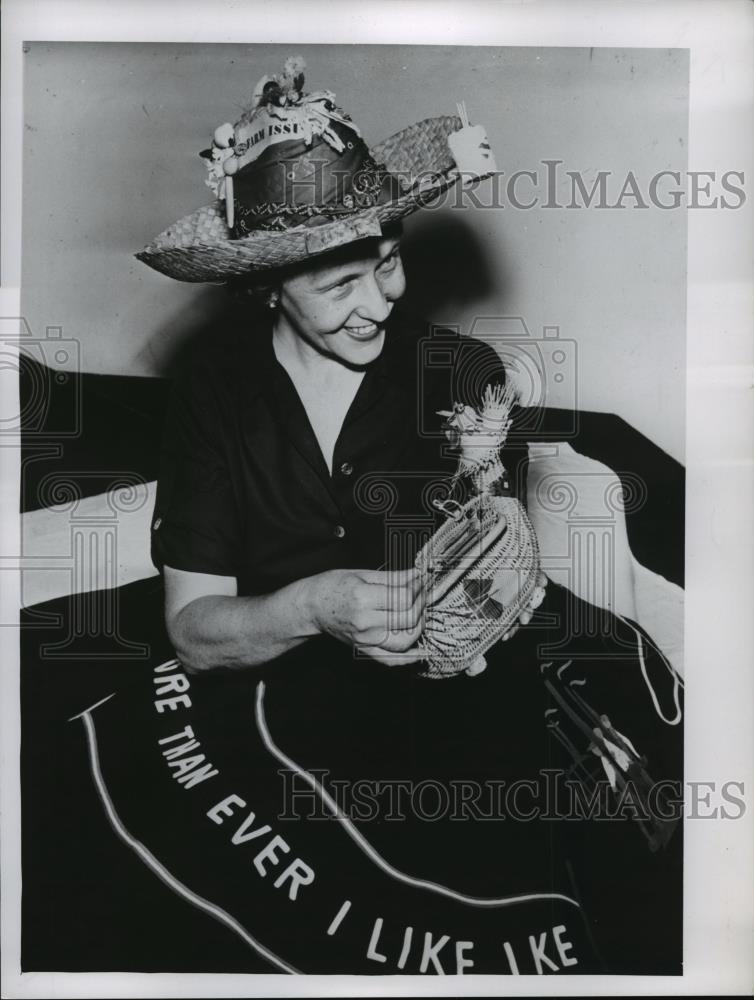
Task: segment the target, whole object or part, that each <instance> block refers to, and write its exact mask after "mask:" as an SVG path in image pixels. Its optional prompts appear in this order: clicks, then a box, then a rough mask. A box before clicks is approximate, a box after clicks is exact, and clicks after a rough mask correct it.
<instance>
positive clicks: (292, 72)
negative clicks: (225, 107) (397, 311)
mask: <svg viewBox="0 0 754 1000" xmlns="http://www.w3.org/2000/svg"><path fill="white" fill-rule="evenodd" d="M303 70H304V62H303V60H302V59H301V58H300V57H295V58H291V59H288V60H287V61H286V63H285V67H284V70H283V73H282V74H277V75H275V76H272V77H269V76H265V77H262V79H261V80H260V81H259V82H258V84H257V86H256V88H255V90H254V95H253V98H252V103H251V107H250V108H249V109H248V110H247V111H246V112H245V113H244V114H243V115H242V116H241V118H240V119H239V121H237V122H236V123H235V125H231V124H230V123H225V124H223V125H220V126H219V127H218V128H217V129H215V133H214V136H213V140H212V145H211V147H210V148H209V149H206V150H203V151H202V153H201V154H200V155H202V156H203V157H205V159H206V162H207V168H208V171H209V176H208V178H207V181H206V183H207V185H208V186H209V187H210V188H211V189H212V190H213V192H214V193H215V195H216V200H215V201H214V202H213V203H212V204H210V205H206V206H205V207H204V208H200V209H199V210H198V211H196V212H193V213H192V214H191V215H187V216H185V217H184V218H182V219H179V220H178V221H177V222H175V223H173V225H172V226H170V227H169V228H168V229H166V230H165V231H164V232H162V233H160V235H159V236H157V237H155V239H154V240H153V241H152V242H151V243H150V244H149V245H148V246H147V247H145V248H144V250H142V251H141V252H140V253H137V254H136V257H137V258H138V260H141V261H143V262H144V263H145V264H148V265H149V266H150V267H152V268H154V269H155V270H157V271H161V272H162V273H163V274H166V275H168V276H169V277H171V278H177V279H178V280H179V281H211V282H223V281H229V280H231V279H233V278H236V277H239V276H241V275H248V274H249V273H250V272H254V271H263V270H268V269H270V268H277V267H283V266H286V265H289V264H293V263H296V262H299V261H303V260H306V259H308V258H310V257H313V256H316V255H318V254H321V253H326V252H327V251H328V250H331V249H334V248H335V247H339V246H343V245H344V244H346V243H351V242H353V241H355V240H359V239H364V238H365V237H369V236H380V235H381V234H382V227H383V226H384V225H386V224H388V223H390V222H394V221H396V220H398V219H402V218H403V217H404V216H406V215H409V214H410V213H411V212H415V211H416V210H417V209H419V208H421V207H422V206H423V205H426V204H428V203H429V202H431V201H433V200H435V199H436V198H438V197H439V196H440V195H441V194H442V193H443V192H444V191H446V190H447V189H448V188H449V187H451V186H452V185H453V184H455V183H456V182H458V181H459V180H463V183H464V185H468V184H470V183H474V182H475V181H477V180H478V179H480V178H482V177H486V176H489V175H490V174H492V173H494V172H495V170H496V166H495V161H494V157H493V155H492V151H491V149H490V146H489V142H488V141H487V136H486V134H485V131H484V129H483V127H482V126H481V125H474V126H472V125H470V123H469V121H468V117H467V116H466V110H465V105H458V111H459V114H458V115H445V116H442V117H438V118H427V119H425V120H424V121H420V122H417V123H416V124H415V125H410V126H409V127H408V128H404V129H402V130H401V131H400V132H396V133H395V134H394V135H392V136H390V137H389V138H388V139H385V140H384V141H383V142H380V143H378V144H377V145H376V146H372V147H371V148H370V147H368V146H367V144H366V143H365V142H364V140H363V139H362V137H361V133H360V131H359V129H358V128H357V126H356V125H355V124H354V123H353V121H352V120H351V118H350V116H349V115H348V114H346V112H344V111H343V110H342V109H341V108H339V107H337V106H336V104H335V101H334V96H335V95H334V94H332V93H331V92H330V91H320V92H317V93H311V94H307V93H305V92H304V91H303V83H304V75H303Z"/></svg>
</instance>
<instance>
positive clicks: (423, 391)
mask: <svg viewBox="0 0 754 1000" xmlns="http://www.w3.org/2000/svg"><path fill="white" fill-rule="evenodd" d="M504 379H505V373H504V369H503V366H502V363H501V361H500V360H499V358H498V356H497V354H496V353H495V352H494V350H493V349H492V348H490V347H489V346H488V345H486V344H485V343H483V342H482V341H479V340H474V339H471V338H467V337H460V336H459V335H458V334H456V333H454V332H453V331H450V330H445V329H440V330H432V329H431V328H429V327H426V326H423V325H422V324H420V323H415V322H412V321H410V320H408V319H407V318H406V317H405V316H403V315H401V314H400V313H399V312H397V311H396V310H394V312H393V313H392V314H391V317H390V320H389V323H388V325H387V330H386V339H385V346H384V348H383V351H382V353H381V355H380V356H379V358H378V359H377V360H376V361H375V362H374V363H373V364H372V365H370V366H369V368H368V369H367V373H366V375H365V377H364V379H363V381H362V383H361V385H360V387H359V390H358V392H357V394H356V397H355V399H354V400H353V403H352V405H351V407H350V409H349V411H348V413H347V415H346V418H345V421H344V424H343V427H342V429H341V432H340V434H339V436H338V439H337V442H336V445H335V451H334V457H333V474H332V475H330V473H329V471H328V469H327V466H326V464H325V460H324V458H323V456H322V453H321V450H320V448H319V444H318V442H317V439H316V437H315V435H314V432H313V430H312V427H311V425H310V423H309V420H308V417H307V415H306V411H305V409H304V406H303V404H302V402H301V400H300V398H299V396H298V394H297V392H296V390H295V388H294V386H293V383H292V382H291V380H290V378H289V376H288V374H287V372H286V371H285V369H284V368H283V366H282V365H281V364H280V363H279V362H278V360H277V358H276V357H275V354H274V351H273V348H272V339H271V323H270V319H269V316H267V315H263V316H261V317H258V318H256V317H255V322H249V320H248V318H247V319H246V322H245V323H243V322H242V320H240V319H239V320H238V323H237V325H235V326H233V327H232V328H231V329H230V330H229V331H227V332H224V333H223V334H222V335H219V336H218V337H217V338H216V339H215V340H213V342H212V343H211V344H210V345H209V348H208V349H206V348H205V349H204V350H203V351H202V352H201V353H199V354H198V355H196V356H195V357H194V358H193V360H192V362H191V363H190V364H189V365H188V367H187V369H186V371H185V372H184V374H183V376H182V377H181V378H180V379H179V380H178V381H177V383H176V386H175V389H174V394H173V402H172V406H171V409H170V413H169V416H168V421H167V426H166V431H165V437H164V444H163V456H162V465H161V474H160V478H159V483H158V491H157V501H156V506H155V515H154V518H153V523H152V558H153V561H154V563H155V565H156V566H157V567H158V568H160V569H161V568H162V567H163V566H164V565H165V564H167V565H169V566H172V567H174V568H176V569H182V570H188V571H192V572H196V573H208V574H217V575H221V576H235V577H236V578H237V580H238V588H239V590H238V592H239V594H242V595H245V594H261V593H268V592H270V591H272V590H275V589H278V588H279V587H281V586H284V585H285V584H287V583H290V582H291V581H293V580H296V579H300V578H302V577H305V576H310V575H313V574H315V573H319V572H323V571H324V570H327V569H332V568H336V567H340V568H381V567H387V566H393V567H396V568H398V567H401V566H406V565H409V564H410V563H411V562H412V561H413V557H414V555H415V552H416V550H417V546H420V545H421V544H422V543H423V541H424V540H425V539H426V538H427V537H428V534H429V533H430V532H431V531H432V530H433V527H434V526H435V524H436V523H437V517H438V515H437V512H436V510H435V509H434V508H433V507H432V503H431V502H432V500H433V499H435V498H438V497H443V496H446V495H447V492H448V485H449V481H450V478H451V476H452V474H453V472H454V471H455V468H456V458H455V456H454V455H453V454H452V453H451V452H450V450H449V447H448V444H447V441H446V439H445V436H444V434H443V431H442V422H443V421H442V418H441V417H439V416H438V415H437V413H436V411H437V410H440V409H445V410H447V409H450V408H451V407H452V405H453V403H454V402H455V401H460V402H465V403H470V404H472V405H477V406H478V405H479V402H480V397H481V394H482V392H483V391H484V387H485V386H486V385H487V384H488V383H496V382H500V381H504ZM525 464H526V446H525V444H524V443H523V442H519V444H518V445H517V446H515V445H512V446H511V447H510V448H509V449H508V451H507V452H506V465H507V467H508V468H509V471H510V473H511V476H512V482H513V486H514V488H517V489H518V490H519V491H521V494H522V493H523V476H524V472H525Z"/></svg>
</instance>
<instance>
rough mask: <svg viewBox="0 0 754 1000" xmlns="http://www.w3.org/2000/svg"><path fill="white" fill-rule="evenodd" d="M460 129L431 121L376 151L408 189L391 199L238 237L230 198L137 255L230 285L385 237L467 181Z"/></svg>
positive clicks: (187, 275)
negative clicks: (455, 138) (457, 156)
mask: <svg viewBox="0 0 754 1000" xmlns="http://www.w3.org/2000/svg"><path fill="white" fill-rule="evenodd" d="M460 128H461V120H460V118H458V117H457V116H455V115H446V116H443V117H440V118H427V119H425V120H424V121H421V122H417V123H416V124H415V125H411V126H409V127H408V128H405V129H402V130H401V131H400V132H396V133H395V134H394V135H392V136H390V137H389V138H388V139H385V140H384V141H383V142H382V143H379V144H378V145H377V146H374V147H373V148H372V149H370V153H371V155H372V156H373V157H374V159H375V160H376V161H377V162H378V163H383V164H384V165H385V167H386V168H387V170H388V171H390V172H391V173H394V174H396V176H397V177H398V178H399V180H400V182H401V185H402V187H404V191H405V193H404V194H401V195H399V196H398V197H396V198H394V199H393V200H392V201H389V202H386V203H385V204H382V205H377V206H375V207H373V208H365V209H362V210H360V211H354V212H353V213H349V214H347V215H344V216H343V217H341V218H338V219H337V220H335V221H333V222H326V223H324V224H320V225H317V226H295V227H293V228H291V229H286V230H282V231H269V230H261V229H260V230H257V231H256V232H253V233H251V234H249V235H248V236H244V237H243V238H241V239H233V238H232V234H231V231H230V229H229V227H228V225H227V222H226V219H225V205H224V202H222V201H215V202H214V203H213V204H211V205H205V206H204V207H203V208H200V209H198V210H197V211H196V212H192V213H191V215H187V216H185V217H184V218H182V219H179V220H178V221H177V222H175V223H174V224H173V225H172V226H170V227H169V228H168V229H166V230H165V231H164V232H162V233H160V235H159V236H157V237H156V238H155V239H154V240H153V241H152V243H150V244H149V246H147V247H145V248H144V250H142V251H141V252H140V253H137V254H136V258H137V259H138V260H140V261H142V262H143V263H145V264H147V265H148V266H149V267H152V268H154V269H155V270H157V271H160V272H161V273H162V274H165V275H167V276H168V277H171V278H176V279H177V280H179V281H193V282H199V281H204V282H224V281H229V280H231V279H233V278H237V277H240V276H242V275H248V274H249V273H250V272H253V271H266V270H270V269H271V268H278V267H285V266H287V265H290V264H294V263H298V262H300V261H303V260H307V259H309V258H310V257H315V256H317V255H319V254H321V253H327V251H328V250H331V249H334V248H335V247H338V246H343V245H344V244H347V243H351V242H354V241H355V240H359V239H364V238H365V237H368V236H379V235H380V234H381V232H382V227H383V226H385V225H387V224H388V223H391V222H395V221H397V220H399V219H402V218H404V217H405V216H407V215H410V214H411V213H412V212H415V211H417V210H418V209H419V208H422V207H423V206H424V205H427V204H429V203H430V202H432V201H435V200H436V199H437V198H438V197H439V196H440V195H441V194H442V193H443V192H444V191H447V190H448V189H449V188H450V187H451V186H452V185H453V184H455V183H456V182H457V181H458V180H459V179H460V175H459V172H458V170H457V168H456V164H455V161H454V159H453V156H452V154H451V152H450V147H449V145H448V136H449V135H450V134H451V133H453V132H457V131H458V130H459V129H460Z"/></svg>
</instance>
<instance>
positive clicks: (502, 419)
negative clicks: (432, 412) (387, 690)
mask: <svg viewBox="0 0 754 1000" xmlns="http://www.w3.org/2000/svg"><path fill="white" fill-rule="evenodd" d="M514 404H515V391H514V389H513V388H512V387H511V386H505V387H503V386H499V385H496V386H487V388H486V390H485V392H484V396H483V402H482V407H481V409H480V412H479V413H477V412H476V410H475V409H474V408H473V407H471V406H464V405H463V404H460V403H456V404H455V405H454V407H453V409H452V410H450V411H448V410H441V411H439V415H440V416H443V417H445V419H446V423H445V430H446V434H447V435H448V437H449V438H450V440H451V441H452V442H453V444H455V445H456V446H457V447H458V449H459V459H458V469H457V470H456V473H455V475H454V477H453V480H452V484H451V487H452V486H453V485H455V483H456V482H457V481H458V480H459V479H460V478H461V477H467V478H469V479H470V480H471V485H472V489H473V491H474V494H475V495H474V496H472V498H471V499H470V500H469V501H467V502H466V503H465V504H463V505H461V504H459V503H457V502H456V501H453V500H451V501H437V502H436V503H435V506H436V507H437V509H438V510H440V511H442V513H444V514H446V515H447V520H446V521H445V522H444V524H442V525H441V526H440V528H439V529H438V530H437V531H436V532H435V533H434V535H433V536H432V537H431V538H430V539H429V540H428V542H427V543H426V545H425V546H424V547H423V548H422V549H421V551H420V552H419V553H418V555H417V557H416V562H415V565H416V566H417V568H418V569H420V570H421V572H422V575H423V577H424V580H425V587H426V590H427V604H426V611H425V619H424V632H423V634H422V637H421V639H420V641H419V648H420V649H421V651H422V653H423V654H424V659H425V660H426V661H427V668H426V670H425V671H424V673H423V675H422V676H424V677H431V678H442V677H449V676H452V675H454V674H457V673H460V672H461V671H465V672H466V673H468V674H470V675H472V676H473V675H474V674H478V673H480V672H481V671H482V670H484V669H485V667H486V665H487V661H486V659H485V657H484V653H485V652H486V651H487V650H488V649H489V648H490V647H491V646H492V645H493V644H494V643H495V642H497V641H498V640H502V641H506V640H507V639H509V638H510V637H511V636H512V635H513V634H514V633H515V632H516V631H517V630H518V628H519V627H520V626H521V625H526V624H528V623H529V622H530V621H531V617H532V614H533V612H534V611H535V609H536V608H537V607H539V605H540V604H541V603H542V600H543V599H544V596H545V589H544V588H545V586H546V583H547V577H546V576H545V574H544V573H543V572H542V570H541V567H540V559H539V546H538V544H537V538H536V535H535V533H534V529H533V527H532V525H531V522H530V521H529V518H528V516H527V514H526V511H525V509H524V507H523V505H522V504H521V503H520V502H519V501H518V500H517V499H516V498H515V497H512V496H509V495H505V494H506V484H505V468H504V466H503V464H502V461H501V459H500V449H501V448H502V446H503V444H504V443H505V440H506V437H507V435H508V431H509V429H510V426H511V416H510V413H511V409H512V407H513V405H514Z"/></svg>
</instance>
